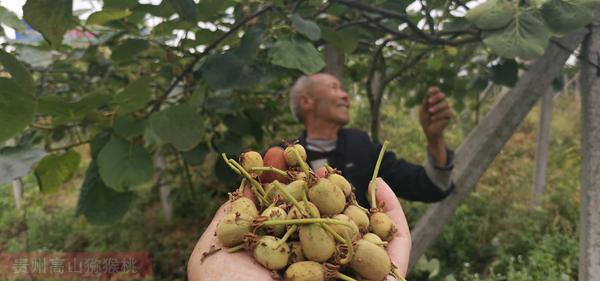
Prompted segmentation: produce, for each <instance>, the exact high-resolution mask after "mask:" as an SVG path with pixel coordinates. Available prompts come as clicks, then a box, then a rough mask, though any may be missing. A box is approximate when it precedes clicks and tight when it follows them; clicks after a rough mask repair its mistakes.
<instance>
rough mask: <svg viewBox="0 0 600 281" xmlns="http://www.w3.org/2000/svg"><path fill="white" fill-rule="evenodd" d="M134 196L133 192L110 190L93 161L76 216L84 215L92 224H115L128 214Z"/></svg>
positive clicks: (83, 186) (78, 203)
mask: <svg viewBox="0 0 600 281" xmlns="http://www.w3.org/2000/svg"><path fill="white" fill-rule="evenodd" d="M133 196H134V193H133V192H117V191H114V190H113V189H110V188H108V187H107V186H106V185H105V184H104V182H102V179H101V178H100V176H99V172H98V165H97V164H96V161H92V162H91V163H90V165H89V167H88V169H87V171H86V173H85V179H84V181H83V184H82V185H81V192H80V193H79V201H78V202H77V211H76V214H77V215H84V216H85V218H86V219H87V220H88V221H89V222H90V223H92V224H109V223H113V222H115V221H117V220H119V219H120V218H121V217H123V215H125V213H127V209H129V204H130V203H131V200H132V199H133Z"/></svg>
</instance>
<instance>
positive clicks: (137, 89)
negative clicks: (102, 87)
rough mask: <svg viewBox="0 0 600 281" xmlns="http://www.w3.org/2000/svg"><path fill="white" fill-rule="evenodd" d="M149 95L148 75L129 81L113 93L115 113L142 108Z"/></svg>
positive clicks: (150, 94)
mask: <svg viewBox="0 0 600 281" xmlns="http://www.w3.org/2000/svg"><path fill="white" fill-rule="evenodd" d="M151 97H152V92H151V91H150V77H142V78H139V79H138V80H135V81H133V82H131V83H129V85H127V87H126V88H125V89H124V90H123V91H121V92H119V93H118V94H117V95H115V97H114V98H113V100H112V102H113V103H114V104H115V105H116V108H117V113H119V114H126V113H130V112H134V111H137V110H140V109H142V108H144V106H146V103H147V102H148V101H149V100H150V98H151Z"/></svg>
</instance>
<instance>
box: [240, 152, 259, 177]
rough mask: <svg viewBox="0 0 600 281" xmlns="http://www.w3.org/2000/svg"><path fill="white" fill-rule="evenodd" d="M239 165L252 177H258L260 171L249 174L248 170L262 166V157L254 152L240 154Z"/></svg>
mask: <svg viewBox="0 0 600 281" xmlns="http://www.w3.org/2000/svg"><path fill="white" fill-rule="evenodd" d="M240 164H242V167H243V168H244V170H246V171H248V172H249V173H250V174H251V175H253V176H258V175H260V174H261V171H254V172H250V169H252V168H258V167H262V166H264V162H263V159H262V156H261V155H260V153H258V152H256V151H248V152H244V153H242V155H240Z"/></svg>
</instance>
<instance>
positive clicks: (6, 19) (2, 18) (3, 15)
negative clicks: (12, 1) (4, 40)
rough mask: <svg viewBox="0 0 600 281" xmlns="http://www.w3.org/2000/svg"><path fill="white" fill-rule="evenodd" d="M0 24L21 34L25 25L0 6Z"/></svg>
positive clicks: (13, 14)
mask: <svg viewBox="0 0 600 281" xmlns="http://www.w3.org/2000/svg"><path fill="white" fill-rule="evenodd" d="M0 23H2V24H5V25H7V26H9V27H12V28H14V29H15V30H16V31H18V32H23V30H25V25H24V24H23V23H22V22H21V20H20V19H19V17H17V15H15V13H13V12H12V11H10V10H8V9H6V8H4V6H0Z"/></svg>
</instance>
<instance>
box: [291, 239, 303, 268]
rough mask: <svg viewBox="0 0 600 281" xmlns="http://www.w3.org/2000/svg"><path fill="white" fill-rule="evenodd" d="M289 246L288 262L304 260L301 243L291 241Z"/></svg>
mask: <svg viewBox="0 0 600 281" xmlns="http://www.w3.org/2000/svg"><path fill="white" fill-rule="evenodd" d="M289 246H290V262H291V263H295V262H299V261H305V260H306V258H305V257H304V253H303V252H302V245H300V242H299V241H292V242H290V243H289Z"/></svg>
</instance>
